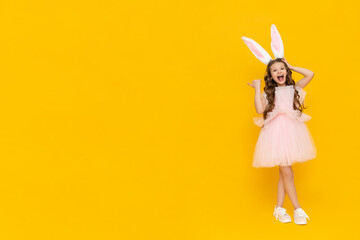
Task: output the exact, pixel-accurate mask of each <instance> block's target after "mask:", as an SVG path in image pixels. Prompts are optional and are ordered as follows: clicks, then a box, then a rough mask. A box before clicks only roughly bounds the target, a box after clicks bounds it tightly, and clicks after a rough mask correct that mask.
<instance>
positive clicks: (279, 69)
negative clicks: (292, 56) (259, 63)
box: [270, 62, 286, 86]
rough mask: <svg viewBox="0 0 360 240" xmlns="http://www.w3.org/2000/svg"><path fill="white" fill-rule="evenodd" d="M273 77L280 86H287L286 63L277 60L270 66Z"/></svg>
mask: <svg viewBox="0 0 360 240" xmlns="http://www.w3.org/2000/svg"><path fill="white" fill-rule="evenodd" d="M270 72H271V77H272V79H274V81H275V82H276V83H277V85H278V86H285V81H286V68H285V63H282V62H277V63H274V64H273V65H272V66H271V67H270Z"/></svg>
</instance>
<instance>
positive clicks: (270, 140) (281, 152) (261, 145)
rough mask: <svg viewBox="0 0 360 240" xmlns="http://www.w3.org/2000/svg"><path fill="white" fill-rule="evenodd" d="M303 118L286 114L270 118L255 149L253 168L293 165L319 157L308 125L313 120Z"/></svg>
mask: <svg viewBox="0 0 360 240" xmlns="http://www.w3.org/2000/svg"><path fill="white" fill-rule="evenodd" d="M302 115H303V116H299V114H298V113H295V112H294V111H285V112H276V113H273V114H272V116H271V117H270V116H269V118H267V119H266V121H265V125H264V127H263V128H262V129H261V131H260V135H259V138H258V140H257V143H256V146H255V151H254V158H253V164H252V165H253V167H274V166H290V165H293V164H294V163H296V162H305V161H307V160H310V159H313V158H315V157H316V147H315V143H314V140H313V138H312V136H311V134H310V131H309V129H308V126H307V125H306V124H305V123H304V122H305V121H308V120H309V119H310V118H311V117H310V116H309V115H306V114H304V113H302ZM262 124H264V122H263V123H262ZM262 124H260V123H259V125H262Z"/></svg>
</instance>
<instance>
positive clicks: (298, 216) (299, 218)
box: [294, 208, 310, 224]
mask: <svg viewBox="0 0 360 240" xmlns="http://www.w3.org/2000/svg"><path fill="white" fill-rule="evenodd" d="M306 218H308V219H309V220H310V218H309V216H308V215H307V214H306V213H305V211H304V210H303V209H302V208H297V209H295V210H294V222H295V223H296V224H306V223H307V221H306Z"/></svg>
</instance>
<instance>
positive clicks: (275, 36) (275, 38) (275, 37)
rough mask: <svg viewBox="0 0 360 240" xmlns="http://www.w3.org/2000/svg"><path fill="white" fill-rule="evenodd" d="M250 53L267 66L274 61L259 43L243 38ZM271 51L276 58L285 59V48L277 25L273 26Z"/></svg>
mask: <svg viewBox="0 0 360 240" xmlns="http://www.w3.org/2000/svg"><path fill="white" fill-rule="evenodd" d="M241 39H242V40H244V42H245V44H246V45H247V46H248V48H249V49H250V51H251V52H252V53H253V54H254V55H255V57H256V58H257V59H259V60H260V61H261V62H262V63H264V64H265V65H268V63H269V62H270V61H271V60H273V59H272V58H271V56H270V55H269V53H268V52H266V50H265V49H264V48H262V47H261V46H260V45H259V44H258V43H257V42H255V41H254V40H252V39H251V38H247V37H241ZM271 50H272V52H273V53H274V56H275V58H283V57H284V46H283V42H282V39H281V36H280V33H279V31H278V30H277V29H276V26H275V24H272V25H271Z"/></svg>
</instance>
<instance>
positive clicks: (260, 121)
mask: <svg viewBox="0 0 360 240" xmlns="http://www.w3.org/2000/svg"><path fill="white" fill-rule="evenodd" d="M278 114H286V115H287V116H289V117H290V118H292V119H297V120H298V121H299V122H307V121H309V120H310V119H311V116H309V115H307V114H306V113H303V112H300V111H299V110H295V109H294V110H293V109H290V110H281V109H274V110H273V111H272V112H269V113H268V114H267V117H266V119H265V120H264V117H263V115H261V116H259V117H254V118H253V121H254V123H255V125H257V126H258V127H264V126H266V125H267V123H268V122H270V121H271V120H272V119H274V118H275V117H276V116H277V115H278Z"/></svg>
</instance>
